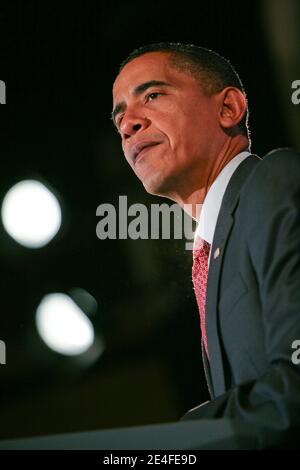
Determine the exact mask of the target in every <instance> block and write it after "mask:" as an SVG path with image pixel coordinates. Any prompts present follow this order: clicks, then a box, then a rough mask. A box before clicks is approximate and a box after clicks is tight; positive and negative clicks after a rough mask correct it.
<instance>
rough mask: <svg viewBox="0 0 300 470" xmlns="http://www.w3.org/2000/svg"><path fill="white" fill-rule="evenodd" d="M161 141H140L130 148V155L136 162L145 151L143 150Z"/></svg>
mask: <svg viewBox="0 0 300 470" xmlns="http://www.w3.org/2000/svg"><path fill="white" fill-rule="evenodd" d="M160 143H161V142H157V141H156V142H154V141H153V140H152V141H143V142H138V143H137V144H135V145H133V146H132V147H131V149H130V157H131V159H132V161H133V163H135V162H136V161H137V159H138V158H139V157H140V156H141V155H142V153H144V152H143V151H144V150H145V149H147V148H149V147H154V146H155V145H159V144H160Z"/></svg>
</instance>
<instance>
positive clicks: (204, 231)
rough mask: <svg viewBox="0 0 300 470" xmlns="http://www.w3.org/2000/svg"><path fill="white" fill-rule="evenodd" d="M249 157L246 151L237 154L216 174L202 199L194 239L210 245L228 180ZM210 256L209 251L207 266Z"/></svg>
mask: <svg viewBox="0 0 300 470" xmlns="http://www.w3.org/2000/svg"><path fill="white" fill-rule="evenodd" d="M249 155H251V153H250V152H248V151H244V152H241V153H238V154H237V155H236V156H235V157H234V158H233V159H232V160H230V162H228V163H227V165H226V166H225V167H224V168H223V170H222V171H221V173H219V174H218V176H217V178H216V179H215V181H214V182H213V184H212V185H211V187H210V188H209V190H208V192H207V194H206V197H205V199H204V202H203V205H202V208H201V213H200V217H199V224H198V226H197V229H196V231H195V238H196V237H197V236H199V235H200V237H201V238H203V239H204V240H206V241H207V242H208V243H210V244H212V242H213V238H214V233H215V228H216V224H217V219H218V215H219V212H220V208H221V204H222V199H223V196H224V193H225V190H226V188H227V185H228V183H229V180H230V178H231V176H232V175H233V173H234V172H235V170H236V169H237V167H238V166H239V165H240V164H241V163H242V161H243V160H245V158H247V157H249ZM210 256H211V251H210V253H209V259H208V264H209V262H210Z"/></svg>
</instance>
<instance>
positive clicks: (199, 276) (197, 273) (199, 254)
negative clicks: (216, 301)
mask: <svg viewBox="0 0 300 470" xmlns="http://www.w3.org/2000/svg"><path fill="white" fill-rule="evenodd" d="M209 250H210V243H208V242H207V241H205V240H203V238H201V237H199V236H198V237H197V238H196V239H195V243H194V250H193V269H192V277H193V284H194V290H195V294H196V299H197V304H198V307H199V313H200V326H201V334H202V340H203V343H204V346H205V351H206V354H207V357H208V347H207V338H206V328H205V302H206V285H207V274H208V257H209Z"/></svg>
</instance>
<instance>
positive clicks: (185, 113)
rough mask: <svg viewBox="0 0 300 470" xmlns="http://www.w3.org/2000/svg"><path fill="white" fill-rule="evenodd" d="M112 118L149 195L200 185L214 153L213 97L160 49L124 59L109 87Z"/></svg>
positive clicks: (216, 128)
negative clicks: (177, 67) (173, 63)
mask: <svg viewBox="0 0 300 470" xmlns="http://www.w3.org/2000/svg"><path fill="white" fill-rule="evenodd" d="M113 101H114V111H113V117H114V119H115V123H116V126H117V128H118V130H119V132H120V134H121V138H122V148H123V151H124V154H125V157H126V160H127V161H128V163H129V165H130V166H131V167H132V169H133V171H134V172H135V174H136V175H137V177H138V178H139V179H140V180H141V181H142V183H143V185H144V187H145V189H146V190H147V191H148V192H149V193H151V194H157V195H163V196H167V197H170V196H171V199H172V195H174V194H176V193H177V192H180V191H181V192H182V191H184V187H185V186H188V185H191V186H193V185H194V184H196V186H197V185H198V187H199V183H200V182H201V174H202V172H203V168H205V167H207V160H208V159H209V158H210V157H211V155H213V154H214V145H215V136H216V132H217V131H219V130H220V126H219V123H218V107H217V101H216V99H215V97H214V95H213V96H211V97H209V96H205V94H204V92H203V90H202V87H201V86H200V84H199V82H198V81H197V80H196V79H195V78H193V77H192V76H190V75H188V74H185V73H183V72H180V71H178V70H176V69H175V68H173V67H172V66H171V65H170V63H169V54H168V53H165V52H151V53H146V54H144V55H142V56H140V57H137V58H136V59H134V60H132V61H131V62H129V63H128V64H127V65H125V67H124V68H123V69H122V71H121V72H120V74H119V75H118V76H117V78H116V80H115V83H114V86H113Z"/></svg>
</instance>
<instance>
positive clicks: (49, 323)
mask: <svg viewBox="0 0 300 470" xmlns="http://www.w3.org/2000/svg"><path fill="white" fill-rule="evenodd" d="M36 325H37V329H38V332H39V334H40V336H41V337H42V339H43V341H44V342H45V343H46V344H47V346H48V347H49V348H51V349H53V350H54V351H56V352H59V353H61V354H65V355H67V356H75V355H78V354H83V353H84V352H85V351H87V350H88V349H89V348H90V347H91V346H92V344H93V342H94V337H95V335H94V328H93V325H92V323H91V321H90V320H89V318H88V317H87V316H86V315H85V314H84V313H83V311H82V310H81V309H80V308H79V307H78V306H77V305H76V303H75V302H74V301H73V300H72V299H71V298H70V297H69V296H68V295H66V294H62V293H55V294H48V295H46V296H45V297H44V298H43V299H42V301H41V303H40V305H39V306H38V308H37V312H36Z"/></svg>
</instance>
